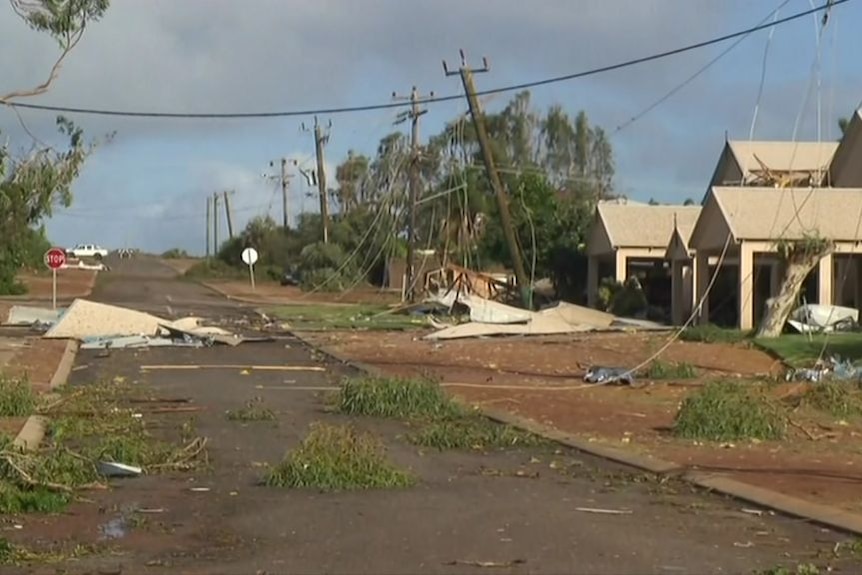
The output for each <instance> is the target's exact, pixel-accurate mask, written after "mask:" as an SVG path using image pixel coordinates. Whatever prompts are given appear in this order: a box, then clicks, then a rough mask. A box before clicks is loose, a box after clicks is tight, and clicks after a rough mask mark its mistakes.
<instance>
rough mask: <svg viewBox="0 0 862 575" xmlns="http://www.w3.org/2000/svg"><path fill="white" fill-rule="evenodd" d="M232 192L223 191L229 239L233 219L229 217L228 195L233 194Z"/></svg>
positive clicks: (231, 233)
mask: <svg viewBox="0 0 862 575" xmlns="http://www.w3.org/2000/svg"><path fill="white" fill-rule="evenodd" d="M233 192H234V191H233V190H229V191H228V190H225V191H224V193H223V194H224V211H225V213H226V214H227V235H228V237H229V238H230V239H233V218H231V215H230V199H229V195H230V194H233Z"/></svg>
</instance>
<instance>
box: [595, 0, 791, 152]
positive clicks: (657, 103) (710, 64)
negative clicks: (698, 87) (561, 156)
mask: <svg viewBox="0 0 862 575" xmlns="http://www.w3.org/2000/svg"><path fill="white" fill-rule="evenodd" d="M789 3H790V0H783V2H782V3H781V4H780V5H779V6H778V8H775V9H774V10H773V11H772V12H770V13H769V14H768V15H767V16H766V17H765V18H763V19H762V20H761V21H760V22H758V23H757V26H760V25H761V24H764V23H765V22H768V21H769V19H770V18H773V17H777V16H778V13H779V11H780V10H781V9H782V8H784V7H785V6H787V4H789ZM774 29H775V28H772V30H774ZM751 34H752V32H750V33H748V34H743V35H742V36H739V37H738V38H737V39H736V41H735V42H734V43H733V44H731V45H730V46H728V47H727V48H725V49H724V50H722V51H721V52H720V53H719V54H718V55H717V56H716V57H714V58H713V59H712V60H710V61H709V62H707V63H706V64H704V65H703V66H701V67H700V68H699V69H698V70H697V71H696V72H695V73H694V74H692V75H691V76H689V77H688V78H686V79H685V80H683V81H682V82H680V83H679V84H677V85H676V86H675V87H673V88H671V89H670V90H669V91H668V92H666V93H665V94H664V96H662V97H660V98H659V99H657V100H656V101H655V102H653V103H652V104H650V105H649V106H647V107H646V108H644V109H643V110H641V111H640V112H638V113H637V114H635V115H634V116H632V117H631V118H629V119H628V120H626V121H625V122H623V123H622V124H620V125H619V126H617V128H616V129H615V130H614V131H613V133H612V134H611V135H612V136H613V135H615V134H617V133H619V132H621V131H623V130H624V129H626V128H628V127H629V126H631V125H632V124H634V123H635V122H637V121H638V120H640V119H641V118H643V117H644V116H646V115H647V114H649V113H650V112H652V111H653V110H655V109H656V108H658V107H659V106H661V105H662V104H664V103H665V102H667V101H668V100H670V99H671V98H672V97H673V96H674V95H675V94H676V93H677V92H679V91H680V90H682V89H683V88H685V87H686V86H688V85H689V84H691V83H692V82H694V81H695V80H696V79H697V78H699V77H700V75H701V74H703V73H704V72H706V71H707V70H709V69H710V68H712V67H713V66H714V65H715V64H717V63H718V62H719V61H720V60H721V59H722V58H724V57H725V56H727V55H728V54H730V53H731V52H732V51H733V49H734V48H736V47H737V46H739V45H740V44H742V42H744V41H745V39H746V38H748V37H749V36H750V35H751Z"/></svg>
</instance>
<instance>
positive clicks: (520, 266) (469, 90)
mask: <svg viewBox="0 0 862 575" xmlns="http://www.w3.org/2000/svg"><path fill="white" fill-rule="evenodd" d="M489 70H490V67H489V66H488V59H487V58H482V67H481V68H476V69H473V68H469V67H468V66H467V59H466V57H465V56H464V51H463V50H461V67H460V68H459V69H458V70H449V66H447V65H446V61H445V60H443V71H444V72H445V73H446V75H447V76H455V75H459V76H461V83H462V84H463V85H464V92H465V93H466V94H467V102H468V103H469V105H470V116H471V117H472V118H473V126H474V127H475V129H476V136H477V137H478V138H479V146H480V147H481V148H482V159H483V160H484V162H485V171H486V172H487V174H488V180H490V182H491V187H492V188H494V195H496V197H497V206H498V208H499V210H500V225H501V226H503V233H504V235H505V237H506V244H507V245H508V247H509V256H510V257H511V258H512V266H513V267H514V268H515V279H516V281H517V282H518V289H519V291H520V293H521V300H522V301H523V303H524V307H526V308H530V307H531V305H532V297H530V296H531V292H532V289H533V286H531V285H530V284H529V279H528V278H527V272H526V270H525V269H524V260H523V258H522V257H521V250H520V249H519V248H518V241H517V239H516V238H515V230H514V229H513V228H512V216H511V214H510V213H509V198H508V196H507V195H506V191H505V190H504V189H503V182H502V181H500V174H498V173H497V168H496V167H495V166H494V156H493V154H492V153H491V146H490V144H489V142H488V132H487V131H486V130H485V117H484V115H483V114H482V107H481V105H480V104H479V98H478V97H477V96H476V85H475V84H474V83H473V74H478V73H483V72H488V71H489Z"/></svg>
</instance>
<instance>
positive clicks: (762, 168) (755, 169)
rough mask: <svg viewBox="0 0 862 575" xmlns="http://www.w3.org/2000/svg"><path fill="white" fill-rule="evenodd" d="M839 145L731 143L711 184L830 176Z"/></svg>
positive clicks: (744, 141)
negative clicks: (768, 177) (786, 176)
mask: <svg viewBox="0 0 862 575" xmlns="http://www.w3.org/2000/svg"><path fill="white" fill-rule="evenodd" d="M837 149H838V143H837V142H779V141H746V140H728V141H727V142H726V143H725V147H724V150H723V151H722V154H721V157H720V159H719V162H718V165H717V166H716V170H715V173H714V174H713V177H712V182H711V184H712V185H714V186H720V185H728V184H739V183H740V181H744V182H746V183H749V182H751V181H752V180H757V179H758V178H761V177H764V176H766V175H767V171H768V172H770V173H772V174H773V175H778V174H782V175H784V174H807V173H812V172H814V173H817V172H820V173H824V174H825V173H826V172H827V170H828V168H829V165H830V163H831V162H832V157H833V156H834V154H835V150H837Z"/></svg>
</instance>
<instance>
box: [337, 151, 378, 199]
mask: <svg viewBox="0 0 862 575" xmlns="http://www.w3.org/2000/svg"><path fill="white" fill-rule="evenodd" d="M369 164H370V161H369V159H368V157H367V156H365V155H362V154H359V155H356V154H355V153H354V152H353V150H350V151H348V152H347V159H346V160H344V162H342V163H341V164H340V165H339V166H338V167H337V168H336V169H335V181H336V182H338V193H337V196H338V203H339V205H340V206H341V211H342V212H344V213H347V212H349V211H350V210H352V209H355V208H356V207H357V206H358V205H359V204H364V203H365V202H366V200H368V197H367V196H368V195H369V191H370V188H371V185H370V182H369V174H370V170H369Z"/></svg>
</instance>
